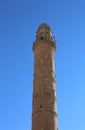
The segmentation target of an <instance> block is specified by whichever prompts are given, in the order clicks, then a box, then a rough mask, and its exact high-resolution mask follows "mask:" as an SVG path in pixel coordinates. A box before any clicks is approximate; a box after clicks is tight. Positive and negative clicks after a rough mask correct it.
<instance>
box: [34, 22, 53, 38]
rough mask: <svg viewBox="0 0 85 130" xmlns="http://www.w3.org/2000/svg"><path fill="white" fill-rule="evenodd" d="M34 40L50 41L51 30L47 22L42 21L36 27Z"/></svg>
mask: <svg viewBox="0 0 85 130" xmlns="http://www.w3.org/2000/svg"><path fill="white" fill-rule="evenodd" d="M36 40H49V41H52V31H51V29H50V26H49V25H48V24H46V23H43V24H41V25H40V26H39V27H38V29H37V32H36Z"/></svg>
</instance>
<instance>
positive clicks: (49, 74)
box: [32, 23, 58, 130]
mask: <svg viewBox="0 0 85 130" xmlns="http://www.w3.org/2000/svg"><path fill="white" fill-rule="evenodd" d="M55 50H56V45H55V42H54V41H53V36H52V31H51V29H50V27H49V25H48V24H45V23H44V24H41V25H40V26H39V27H38V30H37V32H36V41H35V42H34V44H33V51H34V81H33V106H32V108H33V110H32V130H57V129H58V123H57V120H58V117H57V110H56V109H57V108H56V79H55V64H54V52H55Z"/></svg>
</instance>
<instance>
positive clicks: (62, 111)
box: [0, 0, 85, 130]
mask: <svg viewBox="0 0 85 130" xmlns="http://www.w3.org/2000/svg"><path fill="white" fill-rule="evenodd" d="M43 22H46V23H48V24H49V25H50V26H51V28H52V31H53V34H54V36H55V37H56V40H57V51H56V54H55V64H56V81H57V98H58V99H57V102H58V127H59V130H68V129H69V130H85V1H84V0H0V130H5V129H6V130H31V115H32V89H33V66H34V63H33V62H34V61H33V55H34V54H33V51H32V45H33V42H34V40H35V33H36V30H37V27H38V26H39V25H40V24H41V23H43Z"/></svg>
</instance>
